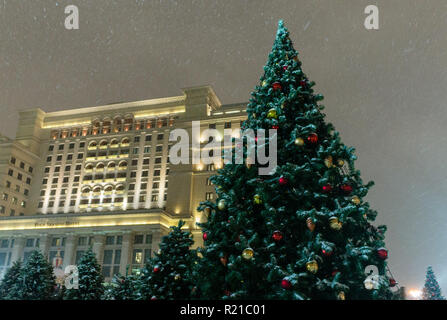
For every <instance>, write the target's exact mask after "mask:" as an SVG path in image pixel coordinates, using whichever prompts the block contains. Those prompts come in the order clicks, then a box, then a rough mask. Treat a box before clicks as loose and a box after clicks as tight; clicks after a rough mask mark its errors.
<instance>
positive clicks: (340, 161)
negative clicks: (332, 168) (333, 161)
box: [337, 159, 345, 167]
mask: <svg viewBox="0 0 447 320" xmlns="http://www.w3.org/2000/svg"><path fill="white" fill-rule="evenodd" d="M344 164H345V160H343V159H338V160H337V165H338V166H339V167H343V165H344Z"/></svg>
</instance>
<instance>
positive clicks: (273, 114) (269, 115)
mask: <svg viewBox="0 0 447 320" xmlns="http://www.w3.org/2000/svg"><path fill="white" fill-rule="evenodd" d="M267 118H269V119H276V118H278V113H277V112H276V109H275V108H272V109H270V110H269V112H268V113H267Z"/></svg>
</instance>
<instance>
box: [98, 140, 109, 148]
mask: <svg viewBox="0 0 447 320" xmlns="http://www.w3.org/2000/svg"><path fill="white" fill-rule="evenodd" d="M99 148H100V149H105V148H107V140H102V141H101V142H100V143H99Z"/></svg>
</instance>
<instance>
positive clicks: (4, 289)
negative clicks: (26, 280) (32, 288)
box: [0, 260, 23, 300]
mask: <svg viewBox="0 0 447 320" xmlns="http://www.w3.org/2000/svg"><path fill="white" fill-rule="evenodd" d="M22 272H23V269H22V262H21V261H20V260H19V261H15V262H14V263H13V264H12V266H11V268H9V269H8V271H6V273H5V275H4V277H3V279H2V282H1V284H0V299H2V300H20V299H22V296H21V294H22V290H21V287H22V283H23V278H22Z"/></svg>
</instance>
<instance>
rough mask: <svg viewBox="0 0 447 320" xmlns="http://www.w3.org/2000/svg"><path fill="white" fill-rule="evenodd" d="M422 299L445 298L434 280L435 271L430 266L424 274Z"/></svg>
mask: <svg viewBox="0 0 447 320" xmlns="http://www.w3.org/2000/svg"><path fill="white" fill-rule="evenodd" d="M422 299H423V300H445V298H444V296H443V295H442V294H441V287H440V286H439V283H438V281H437V280H436V276H435V273H434V272H433V269H432V267H431V266H429V267H428V268H427V274H426V276H425V285H424V289H423V290H422Z"/></svg>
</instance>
